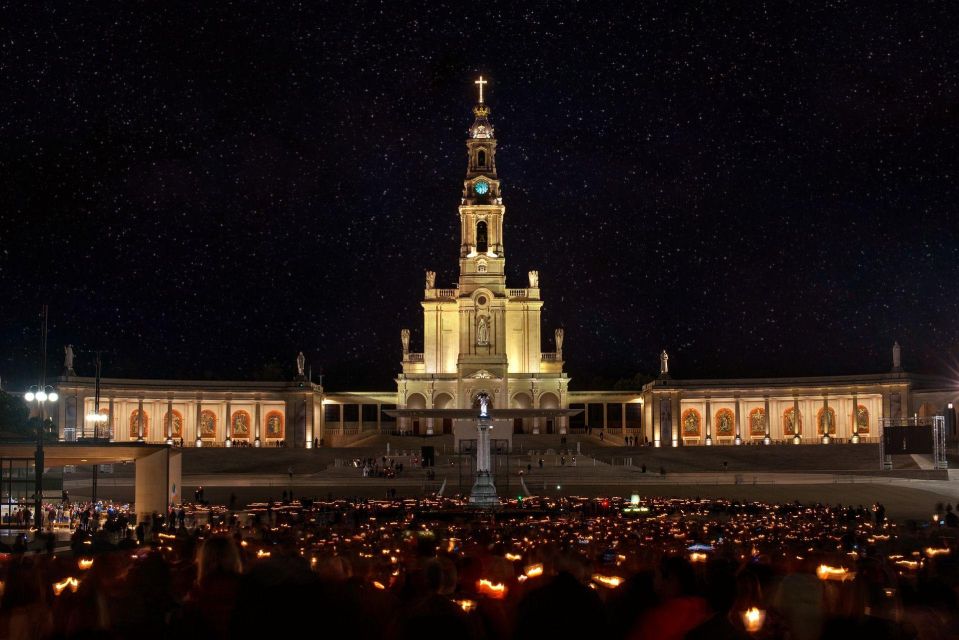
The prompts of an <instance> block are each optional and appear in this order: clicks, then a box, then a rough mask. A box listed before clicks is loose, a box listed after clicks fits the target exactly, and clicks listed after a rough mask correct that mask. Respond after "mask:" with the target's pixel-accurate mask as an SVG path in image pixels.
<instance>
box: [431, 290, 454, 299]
mask: <svg viewBox="0 0 959 640" xmlns="http://www.w3.org/2000/svg"><path fill="white" fill-rule="evenodd" d="M458 293H459V291H457V290H456V289H437V290H436V297H437V298H455V297H456V294H458Z"/></svg>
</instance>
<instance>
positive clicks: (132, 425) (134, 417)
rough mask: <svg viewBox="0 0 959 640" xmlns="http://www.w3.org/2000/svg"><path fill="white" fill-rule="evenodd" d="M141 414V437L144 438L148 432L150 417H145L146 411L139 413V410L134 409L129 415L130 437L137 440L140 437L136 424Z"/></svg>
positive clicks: (138, 426)
mask: <svg viewBox="0 0 959 640" xmlns="http://www.w3.org/2000/svg"><path fill="white" fill-rule="evenodd" d="M140 414H143V437H144V438H146V437H147V435H148V434H149V432H150V416H148V415H147V413H146V411H140V410H139V409H134V410H133V411H132V412H131V413H130V437H131V438H139V437H140V425H139V424H138V423H137V417H138V416H139V415H140Z"/></svg>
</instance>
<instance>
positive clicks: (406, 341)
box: [400, 329, 410, 354]
mask: <svg viewBox="0 0 959 640" xmlns="http://www.w3.org/2000/svg"><path fill="white" fill-rule="evenodd" d="M400 342H401V343H403V353H404V354H407V353H409V352H410V330H409V329H400Z"/></svg>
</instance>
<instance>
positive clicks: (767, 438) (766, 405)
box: [763, 396, 772, 444]
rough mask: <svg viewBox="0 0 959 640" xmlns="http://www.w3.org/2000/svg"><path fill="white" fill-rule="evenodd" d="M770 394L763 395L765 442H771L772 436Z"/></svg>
mask: <svg viewBox="0 0 959 640" xmlns="http://www.w3.org/2000/svg"><path fill="white" fill-rule="evenodd" d="M769 419H770V414H769V396H763V430H764V431H765V432H766V434H765V435H764V436H763V444H769V443H770V442H771V441H772V438H771V437H770V435H769Z"/></svg>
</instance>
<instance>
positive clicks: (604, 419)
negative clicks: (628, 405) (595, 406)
mask: <svg viewBox="0 0 959 640" xmlns="http://www.w3.org/2000/svg"><path fill="white" fill-rule="evenodd" d="M608 407H609V405H608V404H606V403H605V402H604V403H603V431H606V429H607V427H608V426H609V422H607V416H606V410H607V408H608Z"/></svg>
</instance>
